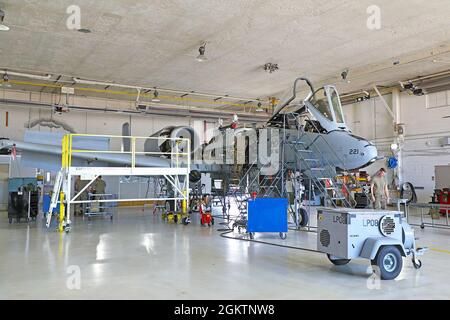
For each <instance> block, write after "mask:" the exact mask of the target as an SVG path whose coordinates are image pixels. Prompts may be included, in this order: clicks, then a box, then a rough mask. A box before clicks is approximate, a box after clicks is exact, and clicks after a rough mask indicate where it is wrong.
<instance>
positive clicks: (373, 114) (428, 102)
mask: <svg viewBox="0 0 450 320" xmlns="http://www.w3.org/2000/svg"><path fill="white" fill-rule="evenodd" d="M384 97H385V99H386V101H387V103H388V104H389V105H390V106H391V105H392V101H391V100H392V97H391V95H386V96H384ZM343 108H344V113H345V116H346V120H347V124H348V126H349V127H350V128H351V129H352V131H353V133H355V134H356V135H360V136H362V137H365V138H367V139H369V140H371V141H373V142H374V143H375V144H376V145H377V147H378V149H379V152H380V153H381V154H382V155H386V156H388V155H391V154H392V153H391V151H390V144H391V143H392V142H393V141H394V131H393V126H392V118H391V116H390V115H389V113H388V112H387V110H386V109H385V108H384V106H383V105H382V102H381V100H380V99H379V98H378V97H377V98H374V99H370V100H366V101H364V102H360V103H355V104H350V105H346V106H344V107H343ZM400 112H401V119H400V123H404V124H405V144H404V147H403V150H404V152H403V170H402V173H403V177H404V181H409V182H411V183H412V184H413V185H414V186H416V187H418V188H419V189H417V190H416V192H417V196H418V200H419V201H420V202H429V201H431V198H430V196H431V195H432V193H433V189H434V166H435V165H447V164H449V163H450V146H443V143H442V141H443V140H442V139H443V138H445V137H450V118H444V117H445V116H449V115H450V91H443V92H438V93H433V94H429V95H426V96H413V95H409V94H407V93H404V92H403V93H401V94H400ZM382 166H384V167H385V168H386V162H385V161H383V160H380V161H377V162H376V163H374V164H373V165H372V166H370V167H369V168H367V171H369V173H374V172H375V171H376V170H377V169H378V168H379V167H382ZM389 171H391V170H389ZM388 179H389V181H390V179H392V172H389V173H388ZM449 187H450V181H449ZM422 188H423V189H422Z"/></svg>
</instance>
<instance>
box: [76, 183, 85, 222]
mask: <svg viewBox="0 0 450 320" xmlns="http://www.w3.org/2000/svg"><path fill="white" fill-rule="evenodd" d="M85 186H86V181H84V180H81V177H80V176H77V177H76V178H75V184H74V190H75V195H76V194H78V192H80V191H81V190H82V189H83V188H84V187H85ZM86 198H87V196H86V190H85V191H83V193H82V194H80V196H79V197H78V199H77V200H81V201H83V200H86ZM83 207H84V206H83V203H76V204H75V215H76V214H78V215H83Z"/></svg>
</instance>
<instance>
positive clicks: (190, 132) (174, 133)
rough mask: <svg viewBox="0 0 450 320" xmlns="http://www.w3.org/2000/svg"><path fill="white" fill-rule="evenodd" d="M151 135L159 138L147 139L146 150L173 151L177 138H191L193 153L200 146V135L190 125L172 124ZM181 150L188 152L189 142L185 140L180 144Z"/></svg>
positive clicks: (179, 148) (179, 149)
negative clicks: (177, 125)
mask: <svg viewBox="0 0 450 320" xmlns="http://www.w3.org/2000/svg"><path fill="white" fill-rule="evenodd" d="M150 137H152V138H155V137H156V138H158V139H147V140H146V141H145V144H144V150H145V152H172V149H173V147H174V144H175V142H176V141H175V140H173V139H177V138H187V139H190V145H191V154H193V153H194V152H195V151H196V150H197V149H198V148H199V147H200V145H199V137H198V135H197V134H196V132H195V131H194V129H193V128H191V127H188V126H179V127H175V126H170V127H165V128H163V129H161V130H159V131H158V132H156V133H154V134H152V135H151V136H150ZM178 151H179V152H187V143H186V142H185V141H183V142H181V143H180V144H179V145H178Z"/></svg>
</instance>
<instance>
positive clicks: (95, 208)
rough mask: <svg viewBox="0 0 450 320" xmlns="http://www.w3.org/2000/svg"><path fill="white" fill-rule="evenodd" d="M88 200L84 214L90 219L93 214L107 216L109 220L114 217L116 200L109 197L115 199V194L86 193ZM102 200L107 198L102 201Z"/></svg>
mask: <svg viewBox="0 0 450 320" xmlns="http://www.w3.org/2000/svg"><path fill="white" fill-rule="evenodd" d="M88 199H89V200H90V202H88V203H87V204H86V207H85V211H84V216H85V217H87V218H88V220H91V218H92V217H94V216H103V217H105V216H107V217H109V218H110V219H111V220H113V219H114V212H115V211H116V209H117V202H115V201H111V199H117V195H113V194H95V193H88ZM102 200H108V201H107V202H103V201H102Z"/></svg>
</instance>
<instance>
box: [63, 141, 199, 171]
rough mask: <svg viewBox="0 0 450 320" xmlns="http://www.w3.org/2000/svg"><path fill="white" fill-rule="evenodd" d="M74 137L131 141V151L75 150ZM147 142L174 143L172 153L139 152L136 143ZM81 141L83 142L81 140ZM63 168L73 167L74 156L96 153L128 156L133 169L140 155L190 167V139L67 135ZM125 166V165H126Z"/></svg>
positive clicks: (177, 165) (178, 165) (64, 142)
mask: <svg viewBox="0 0 450 320" xmlns="http://www.w3.org/2000/svg"><path fill="white" fill-rule="evenodd" d="M74 137H81V138H83V137H84V138H108V139H110V140H111V139H121V140H122V141H123V140H124V139H129V141H130V151H123V150H93V149H73V141H74ZM146 140H156V141H161V140H169V141H172V142H173V144H172V147H171V152H162V151H147V152H146V151H137V149H136V142H137V141H144V144H145V141H146ZM80 141H81V140H80ZM182 142H185V143H186V149H187V151H186V152H179V147H180V144H181V143H182ZM61 147H62V150H61V156H62V157H61V166H62V167H63V168H68V167H71V166H72V158H73V155H74V154H81V153H94V154H120V155H123V154H128V155H130V162H129V166H131V168H135V167H136V156H139V155H151V156H157V157H158V156H169V155H170V158H171V161H172V165H173V166H176V167H180V166H181V165H182V164H183V163H184V162H185V163H186V164H187V166H190V153H191V152H190V139H188V138H166V137H164V138H160V137H139V136H117V135H95V134H80V133H76V134H75V133H72V134H66V135H65V136H64V137H63V139H62V144H61ZM124 166H125V163H124Z"/></svg>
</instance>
